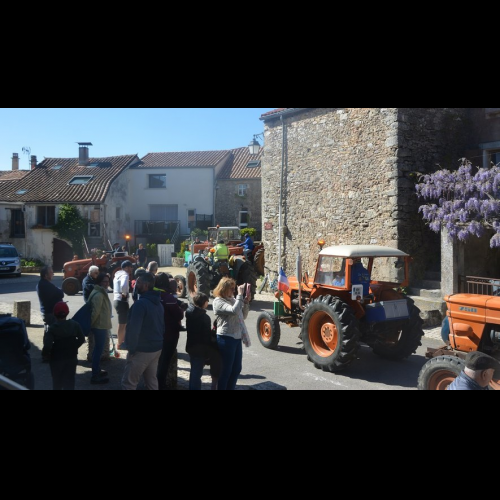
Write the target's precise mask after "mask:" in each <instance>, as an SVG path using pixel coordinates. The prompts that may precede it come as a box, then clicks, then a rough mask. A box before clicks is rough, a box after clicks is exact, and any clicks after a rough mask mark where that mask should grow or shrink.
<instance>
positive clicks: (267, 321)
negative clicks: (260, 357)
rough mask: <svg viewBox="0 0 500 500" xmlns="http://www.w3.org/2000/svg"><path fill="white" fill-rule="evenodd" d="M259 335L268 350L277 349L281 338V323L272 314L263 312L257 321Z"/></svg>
mask: <svg viewBox="0 0 500 500" xmlns="http://www.w3.org/2000/svg"><path fill="white" fill-rule="evenodd" d="M257 335H258V337H259V340H260V343H261V344H262V345H263V346H264V347H265V348H266V349H273V350H275V349H277V348H278V344H279V342H280V338H281V327H280V322H279V321H278V320H277V319H276V317H275V316H273V315H272V314H269V313H268V312H263V313H262V314H261V315H260V316H259V317H258V319H257Z"/></svg>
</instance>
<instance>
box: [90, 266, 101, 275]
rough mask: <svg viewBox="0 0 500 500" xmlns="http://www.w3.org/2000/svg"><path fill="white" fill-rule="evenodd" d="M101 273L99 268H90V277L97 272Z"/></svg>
mask: <svg viewBox="0 0 500 500" xmlns="http://www.w3.org/2000/svg"><path fill="white" fill-rule="evenodd" d="M96 271H97V272H99V268H98V267H97V266H90V267H89V276H90V275H91V274H92V273H95V272H96Z"/></svg>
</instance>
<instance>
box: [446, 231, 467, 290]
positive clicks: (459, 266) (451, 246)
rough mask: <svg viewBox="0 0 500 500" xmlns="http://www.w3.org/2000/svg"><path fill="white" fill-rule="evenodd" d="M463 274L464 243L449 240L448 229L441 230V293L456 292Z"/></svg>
mask: <svg viewBox="0 0 500 500" xmlns="http://www.w3.org/2000/svg"><path fill="white" fill-rule="evenodd" d="M464 274H465V252H464V245H463V244H462V243H459V242H458V241H457V242H455V241H453V240H451V239H450V238H449V236H448V231H447V230H446V229H444V228H443V230H442V231H441V293H442V296H443V297H446V296H447V295H451V294H453V293H458V292H459V291H460V290H459V288H460V276H461V275H462V276H463V275H464Z"/></svg>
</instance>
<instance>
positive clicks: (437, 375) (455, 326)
mask: <svg viewBox="0 0 500 500" xmlns="http://www.w3.org/2000/svg"><path fill="white" fill-rule="evenodd" d="M488 281H489V287H490V292H491V295H476V294H467V293H460V294H456V295H448V296H446V297H445V299H444V300H445V302H446V304H447V306H448V311H447V313H446V314H447V318H446V319H445V322H443V332H442V337H443V340H445V339H446V345H444V346H442V347H440V348H438V349H434V348H428V350H427V354H426V357H427V358H430V359H429V361H427V363H426V364H425V365H424V366H423V367H422V370H421V371H420V374H419V377H418V389H419V390H422V391H444V390H446V389H447V388H448V386H449V385H450V384H451V383H452V382H453V380H455V378H457V377H458V375H459V374H460V372H461V371H462V370H463V369H464V367H465V361H464V360H465V357H466V355H467V353H469V352H472V351H480V352H484V353H485V354H488V355H490V356H492V357H494V358H496V359H497V360H499V361H500V296H498V295H500V290H496V291H495V290H494V288H496V287H494V286H493V285H492V283H494V282H498V281H497V280H488ZM490 388H492V389H494V390H499V389H500V381H499V380H494V381H492V382H491V384H490Z"/></svg>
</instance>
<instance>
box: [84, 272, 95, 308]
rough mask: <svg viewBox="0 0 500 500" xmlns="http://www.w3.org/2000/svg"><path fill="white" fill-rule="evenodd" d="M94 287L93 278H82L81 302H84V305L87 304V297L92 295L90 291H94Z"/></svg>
mask: <svg viewBox="0 0 500 500" xmlns="http://www.w3.org/2000/svg"><path fill="white" fill-rule="evenodd" d="M94 286H95V280H94V278H92V276H89V275H88V274H87V276H85V278H83V282H82V288H83V300H84V301H85V303H87V302H88V301H89V297H90V294H91V293H92V290H93V289H94Z"/></svg>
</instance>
